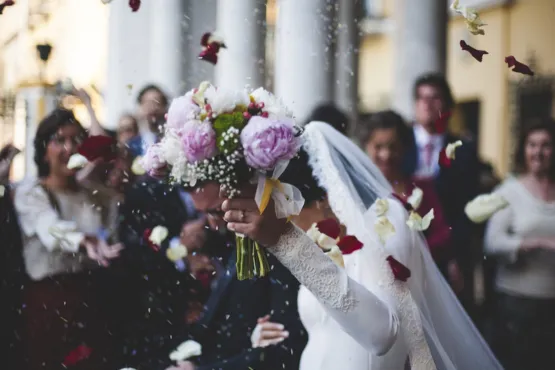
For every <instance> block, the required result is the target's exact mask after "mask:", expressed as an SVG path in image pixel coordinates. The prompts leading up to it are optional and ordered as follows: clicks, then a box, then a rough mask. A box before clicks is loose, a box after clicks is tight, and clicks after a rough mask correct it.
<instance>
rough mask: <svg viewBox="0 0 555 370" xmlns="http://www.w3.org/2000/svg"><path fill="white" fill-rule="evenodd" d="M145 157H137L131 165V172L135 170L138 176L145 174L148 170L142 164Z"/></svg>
mask: <svg viewBox="0 0 555 370" xmlns="http://www.w3.org/2000/svg"><path fill="white" fill-rule="evenodd" d="M142 160H143V157H137V158H135V159H134V160H133V164H132V165H131V172H133V173H134V174H135V175H137V176H141V175H144V174H145V173H146V170H145V169H144V167H143V165H142Z"/></svg>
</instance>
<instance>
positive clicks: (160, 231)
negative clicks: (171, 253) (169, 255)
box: [148, 226, 168, 245]
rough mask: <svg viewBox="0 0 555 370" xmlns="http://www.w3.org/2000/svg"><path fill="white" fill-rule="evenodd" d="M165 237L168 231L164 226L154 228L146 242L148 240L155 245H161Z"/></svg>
mask: <svg viewBox="0 0 555 370" xmlns="http://www.w3.org/2000/svg"><path fill="white" fill-rule="evenodd" d="M167 237H168V229H167V228H165V227H164V226H156V227H155V228H154V229H152V232H151V233H150V237H149V238H148V240H150V241H151V242H152V243H154V244H156V245H161V244H162V242H163V241H164V240H165V239H166V238H167Z"/></svg>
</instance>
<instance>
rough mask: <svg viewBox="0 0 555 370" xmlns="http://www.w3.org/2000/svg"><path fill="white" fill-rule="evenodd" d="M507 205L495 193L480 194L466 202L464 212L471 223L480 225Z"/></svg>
mask: <svg viewBox="0 0 555 370" xmlns="http://www.w3.org/2000/svg"><path fill="white" fill-rule="evenodd" d="M507 205H509V203H508V202H507V200H506V199H505V198H503V197H502V196H501V195H499V194H497V193H491V194H482V195H478V196H477V197H476V198H474V199H473V200H471V201H470V202H468V203H467V204H466V207H464V212H465V213H466V215H467V216H468V218H469V219H470V220H471V221H472V222H475V223H481V222H484V221H486V220H487V219H488V218H490V217H491V216H492V215H493V214H494V213H495V212H497V211H499V210H501V209H503V208H505V207H506V206H507Z"/></svg>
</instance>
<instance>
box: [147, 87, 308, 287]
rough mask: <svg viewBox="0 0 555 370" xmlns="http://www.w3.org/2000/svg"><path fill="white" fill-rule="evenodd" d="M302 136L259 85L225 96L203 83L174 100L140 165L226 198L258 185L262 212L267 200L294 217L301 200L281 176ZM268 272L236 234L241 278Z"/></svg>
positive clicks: (253, 246) (257, 251)
mask: <svg viewBox="0 0 555 370" xmlns="http://www.w3.org/2000/svg"><path fill="white" fill-rule="evenodd" d="M300 134H301V130H300V128H299V127H297V126H296V124H295V121H294V120H293V118H292V114H291V112H290V111H289V110H288V109H287V108H286V107H285V106H284V105H283V103H282V102H281V101H280V100H279V99H277V98H276V97H275V96H274V95H272V94H271V93H269V92H268V91H266V90H264V89H263V88H258V89H256V90H254V91H248V90H242V91H229V90H225V89H220V88H216V87H214V86H212V85H211V84H210V83H208V82H203V83H201V84H200V86H199V87H198V88H195V89H193V90H191V91H189V92H188V93H186V94H185V95H184V96H181V97H179V98H177V99H175V100H174V101H173V102H172V104H171V106H170V108H169V111H168V114H167V117H166V123H165V127H164V137H163V138H162V140H161V141H160V142H159V143H157V144H154V145H151V146H150V147H149V148H148V150H147V152H146V154H145V157H144V158H143V160H142V166H143V167H144V169H145V170H146V171H148V173H149V174H150V175H152V176H155V177H163V178H166V179H167V180H168V181H169V182H170V183H173V184H179V185H183V186H185V187H188V188H192V187H195V186H199V185H201V184H202V183H205V182H209V181H216V182H218V183H219V184H220V186H221V188H222V190H223V191H225V192H226V193H227V194H228V196H229V197H233V196H236V195H237V194H238V193H239V189H240V187H241V186H243V185H244V184H245V182H251V183H255V184H257V189H256V196H255V200H256V202H257V205H258V207H259V210H260V212H261V213H262V212H264V210H265V209H266V207H267V205H268V203H269V201H270V199H272V200H273V201H274V203H275V210H276V215H277V217H279V218H288V217H290V216H292V215H297V214H299V212H300V211H301V209H302V206H303V204H304V199H303V198H302V196H301V193H300V191H299V190H298V189H297V188H295V187H294V186H291V185H289V184H284V183H281V182H280V181H279V180H278V179H279V177H280V176H281V174H282V173H283V172H284V171H285V169H286V167H287V165H288V163H289V160H291V159H292V158H293V157H295V156H296V154H297V153H298V151H299V150H300V147H301V144H302V143H301V138H300ZM268 271H269V266H268V262H267V259H266V254H265V253H264V251H263V250H262V248H261V247H260V246H259V245H258V244H257V243H256V242H253V241H252V240H250V239H248V238H245V237H244V236H243V235H239V234H238V235H237V276H238V278H239V279H240V280H243V279H250V278H253V277H255V276H265V275H266V274H267V273H268Z"/></svg>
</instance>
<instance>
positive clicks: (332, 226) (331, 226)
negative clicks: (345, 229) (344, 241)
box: [316, 218, 341, 239]
mask: <svg viewBox="0 0 555 370" xmlns="http://www.w3.org/2000/svg"><path fill="white" fill-rule="evenodd" d="M316 227H317V228H318V231H320V232H321V233H322V234H326V235H327V236H329V237H330V238H332V239H337V238H339V235H341V226H339V222H337V220H336V219H334V218H328V219H326V220H322V221H320V222H318V223H317V224H316Z"/></svg>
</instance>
